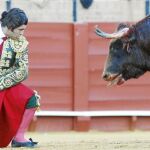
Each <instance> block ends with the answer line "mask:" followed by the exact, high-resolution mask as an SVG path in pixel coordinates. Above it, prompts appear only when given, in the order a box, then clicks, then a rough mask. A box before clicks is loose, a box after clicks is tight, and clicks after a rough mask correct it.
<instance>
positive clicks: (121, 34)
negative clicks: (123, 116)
mask: <svg viewBox="0 0 150 150" xmlns="http://www.w3.org/2000/svg"><path fill="white" fill-rule="evenodd" d="M95 32H96V34H97V35H98V36H100V37H103V38H109V39H111V42H110V45H109V54H108V56H107V59H106V63H105V66H104V70H103V74H102V78H103V79H104V80H106V81H108V83H109V85H121V84H123V83H124V82H125V81H127V80H129V79H132V78H138V77H140V76H141V75H143V74H144V73H145V72H146V71H150V16H147V17H145V18H144V19H142V20H141V21H139V22H137V23H135V24H132V25H128V24H124V23H121V24H119V25H118V27H117V30H116V31H115V32H114V33H106V32H103V31H102V30H101V29H99V28H98V27H96V29H95Z"/></svg>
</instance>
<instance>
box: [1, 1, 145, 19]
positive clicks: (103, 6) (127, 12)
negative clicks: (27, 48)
mask: <svg viewBox="0 0 150 150" xmlns="http://www.w3.org/2000/svg"><path fill="white" fill-rule="evenodd" d="M72 2H73V0H12V6H13V7H20V8H21V9H24V10H25V12H26V13H27V15H28V17H29V20H30V21H32V22H72V20H73V17H72V6H73V4H72ZM3 10H5V0H0V13H1V12H2V11H3ZM144 16H145V0H94V2H93V4H92V6H91V7H90V8H89V9H84V8H83V7H82V5H81V3H80V0H77V20H78V21H79V22H100V21H101V22H114V21H115V22H118V21H119V22H120V21H138V20H140V19H141V18H143V17H144Z"/></svg>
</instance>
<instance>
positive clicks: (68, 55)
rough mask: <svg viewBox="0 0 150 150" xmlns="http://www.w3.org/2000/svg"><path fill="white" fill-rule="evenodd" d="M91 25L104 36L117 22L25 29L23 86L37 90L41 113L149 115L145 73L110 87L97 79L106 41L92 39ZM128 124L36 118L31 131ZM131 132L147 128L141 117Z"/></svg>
mask: <svg viewBox="0 0 150 150" xmlns="http://www.w3.org/2000/svg"><path fill="white" fill-rule="evenodd" d="M96 24H99V25H100V27H101V28H103V30H104V31H106V32H113V31H114V30H115V28H116V27H117V23H88V24H71V23H30V24H29V26H28V30H27V31H26V36H27V38H28V40H29V42H30V46H29V48H30V74H29V79H28V80H27V81H25V83H26V84H28V85H29V86H31V87H32V88H34V89H36V90H37V91H39V93H40V95H41V97H42V100H41V109H42V110H76V111H78V110H79V111H82V110H137V109H138V110H149V108H150V99H149V97H150V93H149V86H150V75H149V73H147V74H145V75H144V76H142V77H141V78H140V79H138V80H131V81H128V82H127V83H125V84H124V85H123V86H117V87H111V88H108V87H107V86H106V83H105V82H104V81H103V80H102V79H101V73H102V69H103V65H104V63H105V59H106V55H107V53H108V45H109V40H106V39H103V38H100V37H98V36H96V34H95V33H94V26H95V25H96ZM145 122H146V124H144V123H145ZM130 124H131V118H129V117H91V118H90V117H39V118H38V119H37V121H36V124H32V129H33V126H34V130H36V131H47V130H78V131H83V130H89V129H94V130H127V129H130ZM143 124H144V125H143ZM136 128H138V129H150V119H149V118H144V117H140V118H139V119H137V124H136Z"/></svg>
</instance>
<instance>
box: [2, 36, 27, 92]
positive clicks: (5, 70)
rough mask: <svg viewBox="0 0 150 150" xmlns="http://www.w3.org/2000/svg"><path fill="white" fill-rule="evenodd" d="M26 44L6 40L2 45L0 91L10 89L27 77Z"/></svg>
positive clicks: (24, 41)
mask: <svg viewBox="0 0 150 150" xmlns="http://www.w3.org/2000/svg"><path fill="white" fill-rule="evenodd" d="M27 45H28V42H27V40H26V38H25V37H23V36H21V37H20V38H19V39H18V40H13V39H10V38H8V39H7V40H6V41H5V42H4V44H3V50H2V55H1V59H0V90H3V89H6V88H9V87H12V86H13V85H16V84H18V83H20V82H21V81H23V80H25V79H26V78H27V76H28V48H27Z"/></svg>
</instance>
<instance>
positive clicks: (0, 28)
mask: <svg viewBox="0 0 150 150" xmlns="http://www.w3.org/2000/svg"><path fill="white" fill-rule="evenodd" d="M3 37H5V34H4V33H3V31H2V27H1V25H0V44H1V43H2V42H3V39H2V38H3Z"/></svg>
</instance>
